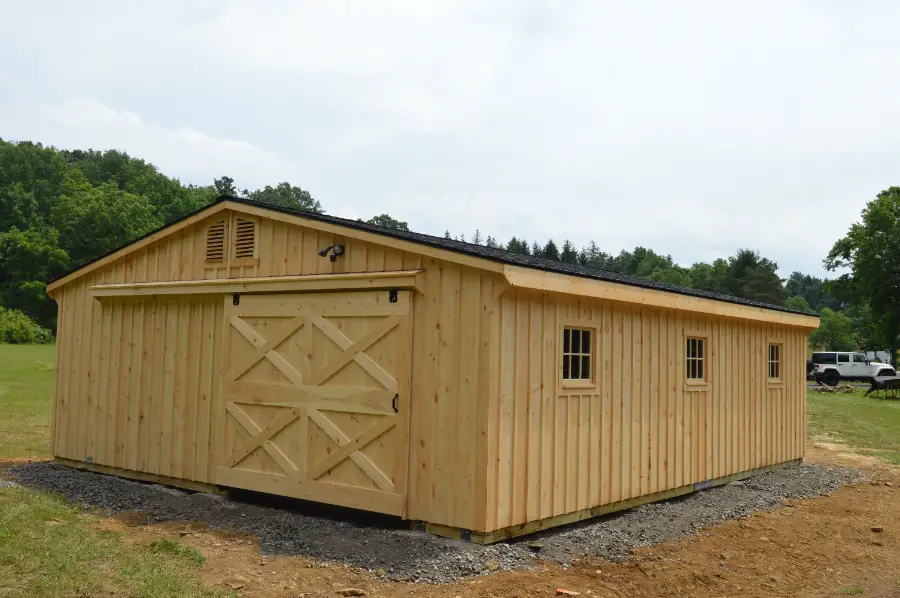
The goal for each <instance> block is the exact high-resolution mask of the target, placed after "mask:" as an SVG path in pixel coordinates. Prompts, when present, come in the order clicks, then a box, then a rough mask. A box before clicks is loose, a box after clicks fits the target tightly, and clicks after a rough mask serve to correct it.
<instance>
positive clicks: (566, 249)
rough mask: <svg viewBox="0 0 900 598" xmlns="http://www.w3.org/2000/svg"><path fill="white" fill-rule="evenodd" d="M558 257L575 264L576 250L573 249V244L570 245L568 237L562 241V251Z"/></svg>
mask: <svg viewBox="0 0 900 598" xmlns="http://www.w3.org/2000/svg"><path fill="white" fill-rule="evenodd" d="M559 259H560V260H561V261H563V262H566V263H567V264H575V263H577V262H578V252H577V251H575V246H574V245H572V242H571V241H569V240H568V239H566V240H565V242H564V243H563V246H562V253H560V254H559Z"/></svg>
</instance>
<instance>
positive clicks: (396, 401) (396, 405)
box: [391, 395, 400, 413]
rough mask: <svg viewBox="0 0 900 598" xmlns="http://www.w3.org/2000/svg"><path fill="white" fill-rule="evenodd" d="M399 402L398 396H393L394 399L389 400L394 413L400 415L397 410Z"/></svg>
mask: <svg viewBox="0 0 900 598" xmlns="http://www.w3.org/2000/svg"><path fill="white" fill-rule="evenodd" d="M399 401H400V395H394V398H393V399H391V407H393V408H394V413H400V409H399V408H398V402H399Z"/></svg>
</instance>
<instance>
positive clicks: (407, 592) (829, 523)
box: [102, 443, 900, 598]
mask: <svg viewBox="0 0 900 598" xmlns="http://www.w3.org/2000/svg"><path fill="white" fill-rule="evenodd" d="M807 460H809V461H813V462H824V463H830V464H836V465H853V466H856V467H862V468H864V469H867V470H869V471H871V472H872V473H873V482H872V484H866V485H860V486H857V487H847V488H844V489H842V490H841V491H840V492H838V493H837V494H836V495H834V496H829V497H823V498H819V499H814V500H806V501H793V502H792V503H790V504H787V505H785V506H784V507H782V508H780V509H777V510H775V511H771V512H765V513H760V514H757V515H755V516H753V517H751V518H750V519H746V520H739V521H729V522H726V523H724V524H721V525H718V526H715V527H712V528H709V529H706V530H703V531H702V532H701V533H699V534H698V535H697V536H695V537H693V538H690V539H688V540H685V541H682V542H679V543H676V544H668V545H659V546H653V547H648V548H642V549H639V550H636V551H634V552H633V553H632V558H631V560H630V561H629V562H628V563H624V564H613V563H609V562H605V561H599V560H585V561H583V562H580V563H579V564H577V565H576V566H573V567H571V568H569V569H567V570H565V569H562V568H560V567H557V566H555V565H545V566H543V567H542V568H540V569H539V570H535V571H525V572H522V571H519V572H504V573H498V574H494V575H489V576H486V577H478V578H474V579H471V580H466V581H463V582H460V583H456V584H452V585H445V586H428V585H417V584H407V583H389V582H383V581H381V580H379V579H378V577H377V575H373V574H369V573H365V572H360V571H356V570H353V569H351V568H344V567H340V566H335V565H331V566H322V565H320V564H318V563H315V562H313V561H310V560H308V559H304V558H298V557H278V558H275V557H265V556H261V555H260V554H259V551H258V546H257V543H256V541H255V539H254V538H252V537H249V536H240V535H234V534H222V533H218V532H212V531H210V530H207V529H205V527H204V526H203V524H202V523H196V522H194V523H181V524H165V525H154V526H147V525H145V521H142V520H141V518H140V517H129V516H122V517H119V518H117V519H108V520H104V522H103V524H102V525H104V526H108V527H110V528H114V529H119V530H122V531H126V532H127V537H128V538H130V540H131V541H134V542H149V541H152V540H153V539H157V538H161V537H171V538H175V539H178V540H179V541H181V542H183V543H185V544H187V545H189V546H194V547H196V548H197V549H199V550H200V551H201V552H202V553H203V554H204V555H205V556H206V557H207V559H208V560H207V563H206V564H205V565H204V566H203V568H202V569H201V575H202V578H203V580H204V581H205V582H206V583H208V584H209V585H211V586H215V587H220V588H223V589H227V588H233V589H237V590H238V591H239V593H240V594H241V596H244V597H247V598H263V597H266V598H269V597H272V598H299V597H301V596H303V597H306V598H312V597H318V596H322V597H324V596H338V595H339V594H338V591H339V590H341V589H345V588H359V589H362V590H363V591H365V592H366V595H367V596H372V597H387V596H391V597H403V596H416V597H435V598H438V597H440V598H443V597H448V598H453V597H456V596H460V597H463V596H465V597H476V598H480V597H485V598H487V597H510V598H514V597H526V596H553V595H555V594H556V589H557V588H564V589H567V590H570V591H575V592H580V594H581V595H582V596H603V597H605V596H610V597H612V596H617V597H618V596H648V597H649V596H654V597H655V596H680V597H688V596H738V595H740V596H767V597H771V596H785V597H795V596H797V597H800V596H844V595H864V596H875V597H881V598H887V597H897V598H900V469H897V468H892V467H889V466H887V465H884V464H883V463H882V462H881V461H878V460H877V459H874V458H870V457H864V456H860V455H856V454H852V453H849V452H844V451H843V450H842V447H841V446H840V445H835V444H824V443H810V444H809V446H808V447H807ZM873 528H875V529H882V531H880V532H879V531H873Z"/></svg>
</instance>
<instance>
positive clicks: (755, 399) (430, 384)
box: [48, 197, 818, 542]
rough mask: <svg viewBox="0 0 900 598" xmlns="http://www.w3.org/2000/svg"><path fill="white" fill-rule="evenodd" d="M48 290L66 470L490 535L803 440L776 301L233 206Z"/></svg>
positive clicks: (182, 224) (618, 501) (656, 491)
mask: <svg viewBox="0 0 900 598" xmlns="http://www.w3.org/2000/svg"><path fill="white" fill-rule="evenodd" d="M48 292H49V293H50V294H51V295H52V296H53V298H54V299H56V301H57V302H58V305H59V321H58V331H57V334H58V336H57V376H56V388H55V397H54V405H53V407H54V408H53V433H52V439H53V447H52V449H53V454H54V455H55V456H56V458H57V459H58V460H59V461H60V462H62V463H65V464H68V465H71V466H76V467H83V468H88V469H92V470H95V471H101V472H105V473H113V474H116V475H121V476H126V477H132V478H136V479H140V480H152V481H157V482H161V483H166V484H171V485H175V486H183V487H188V488H194V489H213V488H217V487H224V488H242V489H249V490H254V491H260V492H265V493H271V494H277V495H284V496H289V497H296V498H300V499H306V500H311V501H318V502H323V503H330V504H334V505H342V506H346V507H353V508H357V509H365V510H369V511H377V512H381V513H388V514H392V515H396V516H399V517H403V518H406V519H409V520H411V521H413V522H414V525H415V526H418V527H424V528H425V529H427V530H428V531H430V532H433V533H438V534H443V535H450V536H456V537H462V538H465V539H471V540H472V541H477V542H491V541H496V540H499V539H503V538H506V537H510V536H514V535H518V534H523V533H528V532H533V531H536V530H539V529H543V528H546V527H550V526H553V525H559V524H563V523H568V522H572V521H576V520H579V519H584V518H586V517H591V516H595V515H598V514H603V513H607V512H610V511H614V510H617V509H622V508H627V507H630V506H634V505H636V504H640V503H643V502H649V501H653V500H659V499H663V498H669V497H672V496H676V495H679V494H684V493H686V492H691V491H694V490H698V489H701V488H705V487H709V486H711V485H715V484H718V483H724V482H726V481H728V480H732V479H736V478H739V477H746V476H747V475H749V472H753V471H758V470H760V469H763V468H769V467H773V466H777V465H779V464H784V463H788V462H792V461H797V460H799V459H801V458H802V457H803V454H804V437H805V434H804V431H805V357H806V339H807V334H808V333H809V332H810V330H811V329H813V328H815V327H816V326H817V325H818V319H817V318H816V317H814V316H810V315H807V314H801V313H794V312H791V311H789V310H786V309H784V308H781V307H775V306H769V305H762V304H757V303H753V302H750V301H744V300H741V299H736V298H733V297H725V296H720V295H716V294H712V293H706V292H702V291H696V290H691V289H686V288H681V287H676V286H672V285H666V284H661V283H656V282H652V281H648V280H640V279H635V278H630V277H626V276H622V275H619V274H615V273H610V272H604V271H598V270H593V269H590V268H584V267H581V266H577V265H572V264H565V263H560V262H553V261H547V260H542V259H536V258H532V257H529V256H523V255H519V254H513V253H509V252H506V251H503V250H499V249H492V248H488V247H483V246H479V245H473V244H468V243H463V242H459V241H455V240H451V239H443V238H438V237H431V236H427V235H420V234H415V233H410V232H405V231H398V230H392V229H385V228H381V227H378V226H373V225H368V224H364V223H362V222H356V221H352V220H345V219H341V218H335V217H331V216H326V215H318V214H310V213H305V212H298V211H292V210H288V209H282V208H277V207H272V206H268V205H264V204H258V203H254V202H251V201H247V200H243V199H234V198H230V197H222V198H220V199H219V200H218V201H217V202H216V203H214V204H212V205H210V206H207V207H206V208H203V209H201V210H199V211H197V212H195V213H193V214H191V215H189V216H187V217H185V218H183V219H181V220H179V221H177V222H174V223H172V224H170V225H168V226H166V227H164V228H162V229H160V230H158V231H156V232H153V233H151V234H149V235H147V236H145V237H143V238H141V239H139V240H137V241H135V242H133V243H131V244H130V245H128V246H126V247H123V248H121V249H119V250H117V251H114V252H113V253H111V254H109V255H106V256H104V257H102V258H100V259H98V260H96V261H94V262H93V263H90V264H87V265H85V266H83V267H81V268H80V269H78V270H76V271H74V272H72V273H70V274H68V275H66V276H64V277H62V278H60V279H58V280H56V281H54V282H53V283H52V284H50V285H49V287H48Z"/></svg>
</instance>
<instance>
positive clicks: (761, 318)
mask: <svg viewBox="0 0 900 598" xmlns="http://www.w3.org/2000/svg"><path fill="white" fill-rule="evenodd" d="M503 273H504V275H505V276H506V280H507V282H509V284H510V285H511V286H512V287H513V288H520V289H529V290H533V291H541V292H552V293H564V294H568V295H578V296H580V297H594V298H596V299H606V300H608V301H621V302H625V303H631V304H636V305H642V306H646V307H662V308H667V309H674V310H679V311H687V312H695V313H702V314H707V315H714V316H723V317H730V318H741V319H743V320H754V321H757V322H770V323H773V324H781V325H783V326H798V327H800V328H808V329H813V328H818V327H819V318H818V317H817V316H806V315H803V314H795V313H789V312H782V311H776V310H772V309H764V308H762V307H753V306H751V305H741V304H739V303H728V302H727V301H722V300H718V299H706V298H704V297H695V296H693V295H680V294H678V293H673V292H671V291H660V290H656V289H648V288H645V287H638V286H630V285H627V284H621V283H616V282H609V281H606V280H596V279H593V278H580V277H578V276H570V275H568V274H559V273H556V272H544V271H542V270H535V269H532V268H523V267H521V266H505V267H504V271H503Z"/></svg>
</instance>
